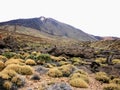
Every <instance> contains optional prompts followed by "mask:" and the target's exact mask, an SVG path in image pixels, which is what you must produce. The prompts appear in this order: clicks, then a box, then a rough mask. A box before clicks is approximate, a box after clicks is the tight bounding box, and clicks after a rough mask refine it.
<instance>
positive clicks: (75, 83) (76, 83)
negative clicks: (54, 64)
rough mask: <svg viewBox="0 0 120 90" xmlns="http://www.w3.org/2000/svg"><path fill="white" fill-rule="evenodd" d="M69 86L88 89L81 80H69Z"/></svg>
mask: <svg viewBox="0 0 120 90" xmlns="http://www.w3.org/2000/svg"><path fill="white" fill-rule="evenodd" d="M69 84H70V85H71V86H73V87H77V88H88V84H87V83H86V82H85V81H84V80H83V79H81V78H74V79H70V80H69Z"/></svg>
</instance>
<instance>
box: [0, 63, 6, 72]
mask: <svg viewBox="0 0 120 90" xmlns="http://www.w3.org/2000/svg"><path fill="white" fill-rule="evenodd" d="M4 68H5V64H4V63H3V62H2V61H0V71H2V70H3V69H4Z"/></svg>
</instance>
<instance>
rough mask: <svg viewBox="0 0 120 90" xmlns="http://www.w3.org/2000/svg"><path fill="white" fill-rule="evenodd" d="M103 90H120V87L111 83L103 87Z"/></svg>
mask: <svg viewBox="0 0 120 90" xmlns="http://www.w3.org/2000/svg"><path fill="white" fill-rule="evenodd" d="M103 90H120V85H117V84H114V83H110V84H107V85H105V86H104V87H103Z"/></svg>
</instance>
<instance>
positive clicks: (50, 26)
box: [0, 16, 97, 41]
mask: <svg viewBox="0 0 120 90" xmlns="http://www.w3.org/2000/svg"><path fill="white" fill-rule="evenodd" d="M4 25H18V26H24V27H26V28H33V29H36V30H38V31H40V32H44V33H47V34H49V35H52V36H60V37H67V38H71V39H76V40H81V41H95V40H97V39H96V38H95V37H93V36H91V35H89V34H87V33H85V32H83V31H82V30H80V29H77V28H75V27H73V26H70V25H68V24H65V23H62V22H59V21H57V20H55V19H52V18H45V17H44V16H41V17H39V18H30V19H17V20H11V21H8V22H2V23H0V26H4Z"/></svg>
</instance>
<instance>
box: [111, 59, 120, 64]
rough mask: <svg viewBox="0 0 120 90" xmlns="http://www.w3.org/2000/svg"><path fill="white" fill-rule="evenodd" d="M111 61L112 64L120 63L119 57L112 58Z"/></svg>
mask: <svg viewBox="0 0 120 90" xmlns="http://www.w3.org/2000/svg"><path fill="white" fill-rule="evenodd" d="M112 63H113V64H120V59H113V60H112Z"/></svg>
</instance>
